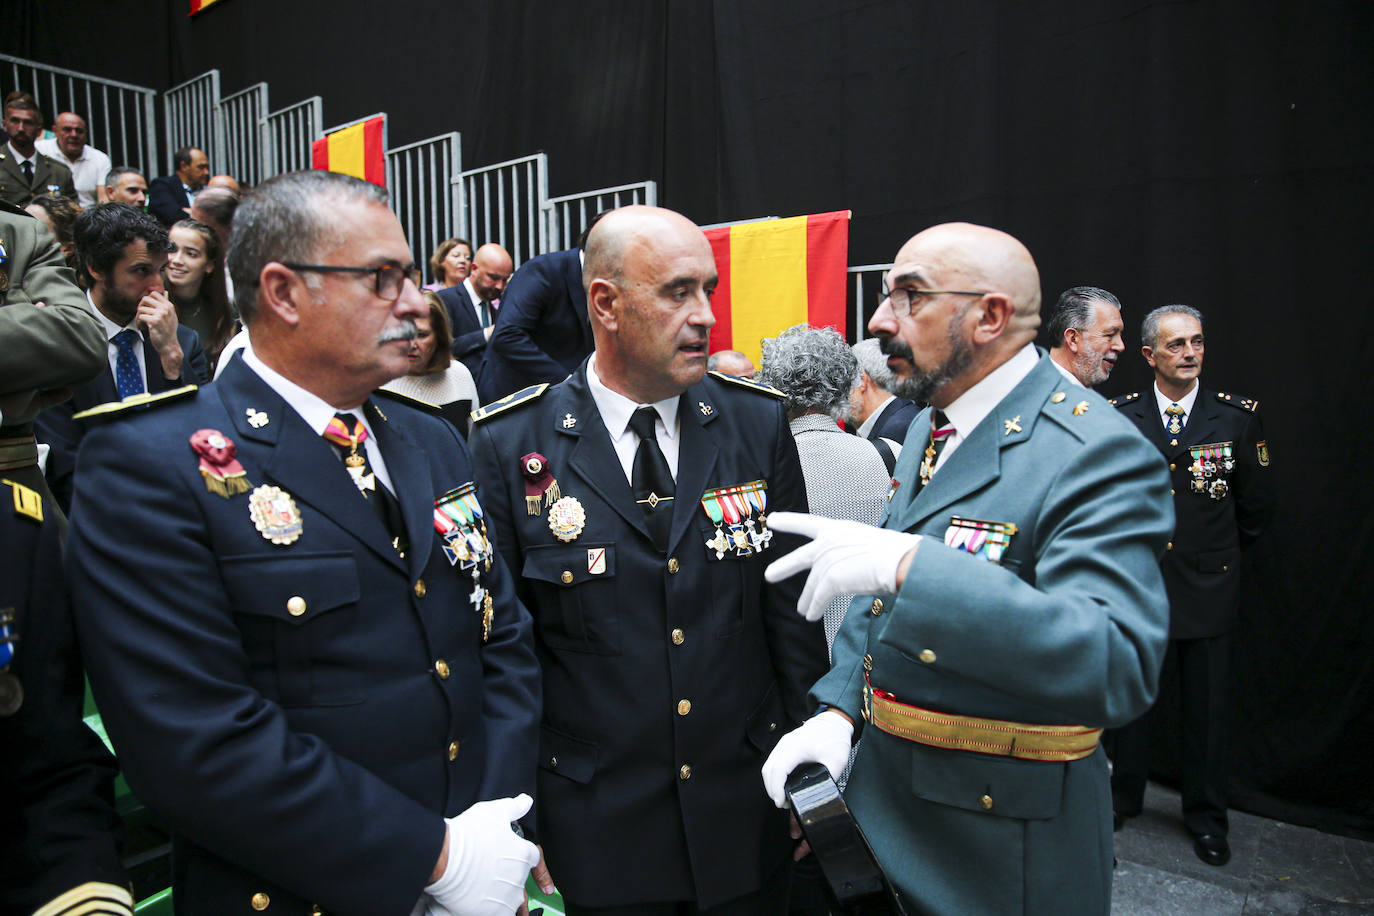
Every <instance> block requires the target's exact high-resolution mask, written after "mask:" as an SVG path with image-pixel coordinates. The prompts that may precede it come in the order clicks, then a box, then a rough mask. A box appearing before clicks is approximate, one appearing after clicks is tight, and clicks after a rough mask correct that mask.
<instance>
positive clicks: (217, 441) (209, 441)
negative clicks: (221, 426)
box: [191, 429, 253, 499]
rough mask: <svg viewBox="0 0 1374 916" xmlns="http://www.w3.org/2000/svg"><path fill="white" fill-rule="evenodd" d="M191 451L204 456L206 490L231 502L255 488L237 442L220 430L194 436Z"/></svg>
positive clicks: (201, 432)
mask: <svg viewBox="0 0 1374 916" xmlns="http://www.w3.org/2000/svg"><path fill="white" fill-rule="evenodd" d="M191 450H192V451H193V452H195V453H196V454H197V455H199V456H200V476H201V477H204V478H205V489H206V490H208V491H209V492H211V493H214V494H215V495H216V496H223V497H224V498H225V499H228V498H229V497H230V496H233V495H235V494H237V493H247V492H248V491H249V490H250V489H251V488H252V486H253V484H252V483H251V482H250V481H249V480H248V474H247V472H246V471H244V469H243V465H241V464H239V463H238V459H236V458H235V457H234V456H235V454H237V448H236V447H235V445H234V443H233V440H231V439H230V438H229V437H228V436H226V435H224V433H222V432H220V431H219V430H217V429H198V430H196V431H195V433H194V434H193V435H192V436H191Z"/></svg>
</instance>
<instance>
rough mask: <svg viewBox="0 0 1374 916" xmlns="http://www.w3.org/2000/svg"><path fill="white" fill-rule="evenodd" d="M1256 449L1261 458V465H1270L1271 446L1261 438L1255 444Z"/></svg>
mask: <svg viewBox="0 0 1374 916" xmlns="http://www.w3.org/2000/svg"><path fill="white" fill-rule="evenodd" d="M1255 451H1256V453H1257V456H1258V458H1259V463H1260V467H1262V468H1267V467H1269V446H1268V445H1267V444H1266V443H1265V442H1264V440H1263V439H1261V440H1260V441H1259V442H1257V443H1256V444H1255Z"/></svg>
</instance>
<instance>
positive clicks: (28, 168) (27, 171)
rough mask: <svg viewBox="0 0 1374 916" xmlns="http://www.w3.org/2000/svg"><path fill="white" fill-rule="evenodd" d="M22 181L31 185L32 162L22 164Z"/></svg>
mask: <svg viewBox="0 0 1374 916" xmlns="http://www.w3.org/2000/svg"><path fill="white" fill-rule="evenodd" d="M24 181H25V182H26V183H28V184H33V163H32V162H25V163H24Z"/></svg>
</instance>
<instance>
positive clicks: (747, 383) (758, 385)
mask: <svg viewBox="0 0 1374 916" xmlns="http://www.w3.org/2000/svg"><path fill="white" fill-rule="evenodd" d="M708 374H709V375H711V376H713V377H714V378H716V379H718V380H720V381H722V382H725V383H726V384H729V385H735V386H737V387H740V388H748V389H749V390H750V391H757V392H758V393H759V394H771V395H772V396H773V397H775V398H777V399H779V400H782V399H783V398H785V397H787V395H785V394H783V393H782V392H781V391H779V390H778V389H776V388H771V387H769V386H768V385H765V384H763V383H762V382H756V381H754V380H753V379H749V378H740V377H739V376H738V375H726V374H725V373H724V372H716V371H715V370H714V369H713V370H711V372H709V373H708Z"/></svg>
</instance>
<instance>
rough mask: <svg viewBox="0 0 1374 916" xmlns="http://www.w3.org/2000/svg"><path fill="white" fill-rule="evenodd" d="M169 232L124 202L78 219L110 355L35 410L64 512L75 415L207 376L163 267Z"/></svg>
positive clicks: (76, 433) (81, 251)
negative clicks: (62, 395) (65, 395)
mask: <svg viewBox="0 0 1374 916" xmlns="http://www.w3.org/2000/svg"><path fill="white" fill-rule="evenodd" d="M170 247H171V246H170V243H169V241H168V239H167V230H166V229H163V228H162V226H160V225H159V224H158V222H157V220H155V219H153V218H152V217H150V216H149V215H148V214H146V213H143V212H141V211H139V210H135V209H134V208H133V207H131V206H129V205H128V204H101V205H100V206H97V207H93V208H92V209H90V210H85V211H83V212H82V214H81V215H80V216H79V217H77V221H76V250H77V256H78V257H79V258H80V259H81V269H82V270H83V272H84V273H85V274H86V277H87V281H88V284H89V291H88V293H87V297H88V300H89V305H90V310H91V312H92V313H93V314H94V315H95V317H96V320H97V321H98V322H99V324H100V326H101V328H102V329H103V330H102V336H103V337H104V338H105V339H106V340H107V341H108V344H107V348H106V349H107V355H108V360H107V362H106V363H105V365H104V367H102V368H103V370H104V371H101V372H100V373H98V374H97V375H96V376H95V377H94V378H93V379H91V380H90V381H88V382H85V383H84V384H81V385H77V386H76V387H75V388H74V389H73V391H72V397H71V400H68V401H65V402H63V403H61V404H58V405H57V406H55V407H52V408H50V409H48V410H45V411H44V412H43V413H41V414H39V416H38V418H37V420H36V421H35V427H36V430H37V434H38V439H39V441H40V442H43V443H46V444H47V445H48V446H49V448H50V449H51V451H50V452H49V453H48V462H47V468H46V471H47V478H48V484H49V486H50V487H51V488H52V492H53V494H54V495H55V496H56V498H57V501H58V503H59V504H60V505H61V506H62V509H63V510H64V511H69V510H70V509H71V493H72V473H73V471H74V470H75V467H76V453H77V449H78V448H79V447H80V446H81V440H82V438H83V436H84V435H85V425H84V424H83V423H81V422H80V421H78V420H75V419H73V417H74V415H75V414H76V413H79V412H80V411H83V410H86V409H88V408H91V407H94V406H96V405H97V404H104V403H107V402H109V401H117V400H120V399H121V398H125V397H129V396H132V395H136V394H157V393H159V392H162V391H167V390H169V389H172V388H178V387H180V386H182V385H196V384H200V383H201V382H204V381H205V380H206V378H207V368H206V360H205V350H204V348H203V347H202V346H201V343H200V337H199V336H198V335H197V334H196V332H195V331H193V330H191V329H190V328H188V327H185V326H183V325H181V324H179V323H178V322H177V312H176V306H174V305H173V304H172V300H171V299H169V298H168V297H167V293H166V290H165V289H164V288H163V283H162V267H163V265H164V264H166V262H167V251H168V249H169V248H170Z"/></svg>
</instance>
